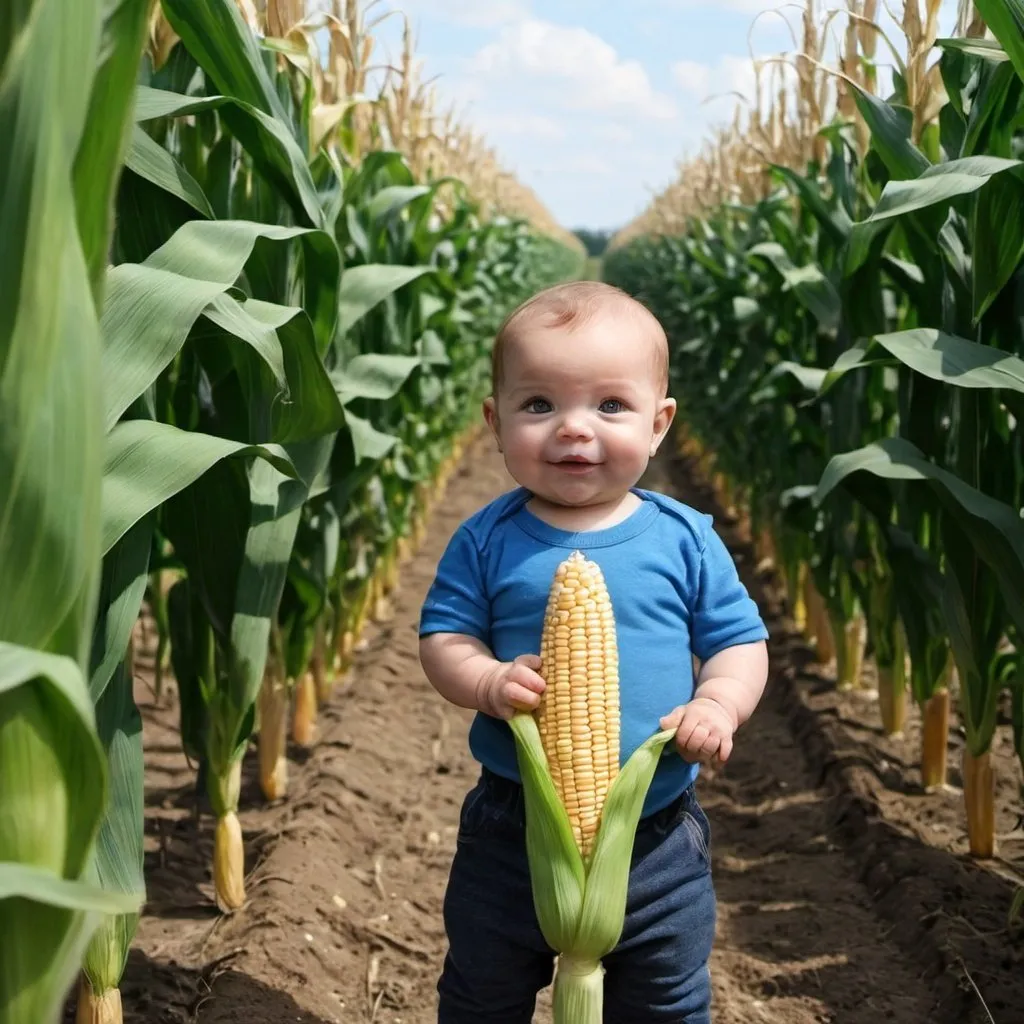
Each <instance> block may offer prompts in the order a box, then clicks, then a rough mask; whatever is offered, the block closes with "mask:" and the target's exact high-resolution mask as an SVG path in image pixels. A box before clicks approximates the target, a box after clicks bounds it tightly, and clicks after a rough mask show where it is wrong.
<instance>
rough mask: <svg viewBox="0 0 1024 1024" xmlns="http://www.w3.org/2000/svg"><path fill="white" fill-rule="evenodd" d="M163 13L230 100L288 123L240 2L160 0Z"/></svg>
mask: <svg viewBox="0 0 1024 1024" xmlns="http://www.w3.org/2000/svg"><path fill="white" fill-rule="evenodd" d="M161 3H162V7H163V11H164V14H165V15H166V17H167V20H168V22H169V23H170V25H171V27H172V28H173V29H174V31H175V32H177V33H178V35H179V36H181V38H182V41H183V42H184V43H185V46H186V48H187V49H188V52H189V54H190V55H191V56H192V57H193V58H194V59H195V61H196V63H197V64H198V65H199V66H200V67H201V68H202V69H203V70H204V71H205V72H206V74H208V75H209V76H210V80H211V81H212V82H213V84H214V85H215V86H216V87H217V88H218V89H220V90H221V92H223V93H225V94H226V95H228V96H233V97H235V98H236V99H239V100H242V101H243V102H245V103H248V104H250V105H251V106H253V107H256V108H257V109H259V110H262V111H263V112H264V113H265V114H269V115H270V116H271V117H274V118H276V119H277V120H279V121H287V119H288V115H287V113H286V111H285V108H284V104H283V103H282V102H281V98H280V97H279V96H278V94H277V90H276V89H275V88H274V83H273V81H272V80H271V78H270V74H269V72H268V71H267V68H266V66H265V65H264V63H263V56H262V54H261V53H260V50H259V44H258V42H257V39H256V36H255V35H253V32H252V30H251V29H250V28H249V26H248V25H247V24H246V23H245V20H244V19H243V18H242V15H241V12H240V11H239V9H238V5H237V4H236V3H232V2H231V0H209V2H208V3H204V4H193V3H190V2H189V0H161Z"/></svg>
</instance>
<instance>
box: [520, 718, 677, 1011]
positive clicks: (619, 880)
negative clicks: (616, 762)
mask: <svg viewBox="0 0 1024 1024" xmlns="http://www.w3.org/2000/svg"><path fill="white" fill-rule="evenodd" d="M510 724H511V727H512V732H513V735H514V736H515V739H516V753H517V758H518V761H519V770H520V773H521V776H522V780H523V789H524V795H525V802H526V850H527V857H528V859H529V863H530V878H531V882H532V885H533V899H534V906H535V907H536V910H537V919H538V921H539V923H540V929H541V932H542V933H543V935H544V938H545V940H546V941H547V943H548V944H549V945H550V946H551V947H552V949H554V950H556V951H557V952H558V960H557V963H556V970H555V980H554V991H553V1006H554V1020H555V1024H601V1020H602V1014H603V1005H604V967H603V966H602V964H601V960H602V958H603V957H605V956H607V955H608V954H609V953H610V952H611V951H612V950H613V949H614V948H615V946H616V945H617V944H618V941H619V937H620V936H621V934H622V925H623V922H624V920H625V916H626V896H627V890H628V885H629V867H630V860H631V857H632V853H633V839H634V837H635V835H636V827H637V823H638V822H639V820H640V812H641V810H642V809H643V804H644V800H645V798H646V796H647V790H648V789H649V788H650V785H651V780H652V778H653V777H654V770H655V768H656V767H657V764H658V759H659V757H660V756H661V753H662V750H663V749H664V747H665V744H666V743H668V741H669V740H671V739H672V737H673V736H674V735H675V732H674V731H673V730H671V729H666V730H663V731H661V732H658V733H655V734H654V735H653V736H651V737H650V738H649V739H648V740H647V741H646V742H645V743H644V744H643V745H642V746H641V747H639V748H638V749H637V750H635V751H634V752H633V755H632V756H631V757H630V758H629V760H628V761H627V762H626V764H625V765H624V766H623V767H622V770H621V771H620V772H619V774H618V775H617V776H616V778H615V780H614V781H613V782H612V784H611V787H610V788H609V790H608V796H607V798H606V800H605V804H604V809H603V811H602V813H601V824H600V826H599V828H598V832H597V838H596V840H595V843H594V849H593V852H592V854H591V857H590V859H589V861H586V862H585V861H584V859H583V857H582V855H581V854H580V852H579V849H578V847H577V846H576V841H575V839H574V838H573V833H572V827H571V825H570V824H569V816H568V814H567V813H566V811H565V808H564V806H563V805H562V802H561V801H560V800H559V798H558V794H557V792H556V791H555V786H554V783H553V782H552V781H551V775H550V773H549V771H548V764H547V758H546V757H545V755H544V748H543V745H542V743H541V738H540V732H539V730H538V728H537V722H536V720H535V719H534V717H533V715H532V714H528V713H525V712H523V713H520V714H517V715H515V716H514V717H513V718H512V720H511V723H510Z"/></svg>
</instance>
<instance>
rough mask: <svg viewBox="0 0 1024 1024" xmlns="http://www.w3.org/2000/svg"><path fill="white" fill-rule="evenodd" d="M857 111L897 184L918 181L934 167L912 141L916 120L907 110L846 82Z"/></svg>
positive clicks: (848, 81)
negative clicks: (908, 180) (914, 179)
mask: <svg viewBox="0 0 1024 1024" xmlns="http://www.w3.org/2000/svg"><path fill="white" fill-rule="evenodd" d="M847 84H848V85H849V86H850V88H851V91H852V93H853V100H854V102H855V103H856V104H857V109H858V110H859V111H860V113H861V116H862V117H863V118H864V120H865V122H866V123H867V125H868V127H869V128H870V129H871V142H872V145H873V146H874V147H875V149H876V150H877V152H878V155H879V156H880V157H881V158H882V160H883V162H884V163H885V166H886V168H887V169H888V171H889V173H890V174H891V175H892V177H893V178H894V179H896V180H902V179H912V178H917V177H918V176H919V175H920V174H921V173H922V172H924V171H926V170H927V169H928V168H929V167H931V163H930V161H929V160H928V157H926V156H925V155H924V153H922V152H921V151H920V150H919V149H918V148H917V147H916V146H915V145H914V144H913V143H912V142H911V141H910V129H911V123H912V121H913V117H912V115H911V112H910V110H909V109H908V108H907V107H898V106H896V105H894V104H892V103H886V102H885V100H883V99H881V98H880V97H878V96H875V95H873V94H872V93H871V92H869V91H868V90H866V89H863V88H861V87H860V86H859V85H857V84H856V83H854V82H852V81H850V80H849V79H847Z"/></svg>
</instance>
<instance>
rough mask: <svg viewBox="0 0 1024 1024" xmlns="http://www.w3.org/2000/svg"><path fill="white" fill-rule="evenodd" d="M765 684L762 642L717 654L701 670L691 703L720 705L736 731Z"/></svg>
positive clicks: (727, 649) (766, 656)
mask: <svg viewBox="0 0 1024 1024" xmlns="http://www.w3.org/2000/svg"><path fill="white" fill-rule="evenodd" d="M767 682H768V646H767V644H766V643H765V642H764V641H763V640H758V641H756V642H755V643H750V644H737V645H736V646H735V647H727V648H726V649H725V650H724V651H719V652H718V654H716V655H715V656H714V657H713V658H710V659H709V660H708V661H707V662H706V663H705V664H704V665H702V666H701V670H700V675H699V676H698V677H697V689H696V691H695V692H694V695H693V696H694V699H698V698H701V699H702V698H705V697H706V698H707V699H709V700H713V701H715V702H716V703H718V704H720V705H721V706H722V708H724V709H725V711H726V712H728V713H729V716H730V717H731V718H732V720H733V723H734V724H733V728H734V729H738V728H739V727H740V726H741V725H742V724H743V723H744V722H745V721H746V720H747V719H748V718H749V717H750V716H751V715H752V714H753V713H754V708H756V707H757V705H758V702H759V701H760V700H761V696H762V694H763V693H764V688H765V684H766V683H767Z"/></svg>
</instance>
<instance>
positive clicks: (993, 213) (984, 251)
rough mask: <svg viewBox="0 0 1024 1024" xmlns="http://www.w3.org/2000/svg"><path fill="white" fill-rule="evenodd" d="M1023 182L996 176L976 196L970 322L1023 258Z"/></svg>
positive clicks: (1012, 176) (1007, 176)
mask: <svg viewBox="0 0 1024 1024" xmlns="http://www.w3.org/2000/svg"><path fill="white" fill-rule="evenodd" d="M1021 225H1024V180H1022V179H1021V178H1020V177H1019V176H1018V175H1016V174H1000V175H999V176H998V177H997V178H995V179H993V180H992V181H991V182H989V185H988V187H987V188H984V189H982V191H981V192H980V193H979V195H978V205H977V208H976V211H975V217H974V225H973V236H974V237H973V239H972V243H973V244H972V245H971V251H972V253H973V257H974V263H973V270H974V273H973V274H972V285H973V303H974V316H973V319H974V323H977V322H978V321H979V320H980V319H981V318H982V316H984V315H985V312H986V310H988V308H989V307H990V306H991V305H992V303H993V302H994V301H995V299H996V296H997V295H999V293H1000V292H1001V291H1002V290H1003V288H1004V287H1006V283H1007V282H1008V281H1009V280H1010V278H1011V277H1012V276H1013V275H1014V274H1015V273H1016V271H1017V269H1018V267H1019V266H1020V262H1021V258H1022V257H1024V231H1022V230H1021Z"/></svg>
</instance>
